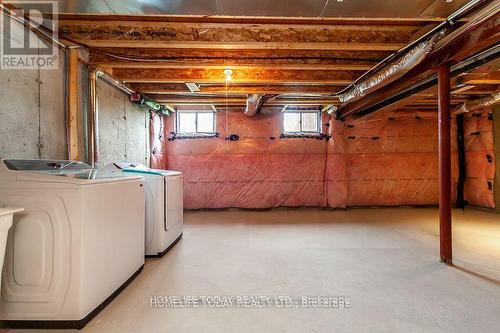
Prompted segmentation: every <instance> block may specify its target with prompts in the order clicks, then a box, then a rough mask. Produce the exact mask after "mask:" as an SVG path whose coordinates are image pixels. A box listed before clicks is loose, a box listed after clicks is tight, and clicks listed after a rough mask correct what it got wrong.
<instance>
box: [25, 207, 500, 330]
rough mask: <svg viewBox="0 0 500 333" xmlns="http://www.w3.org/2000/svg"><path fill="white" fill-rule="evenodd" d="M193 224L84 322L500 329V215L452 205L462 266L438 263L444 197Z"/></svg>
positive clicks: (211, 215)
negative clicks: (308, 300) (320, 299)
mask: <svg viewBox="0 0 500 333" xmlns="http://www.w3.org/2000/svg"><path fill="white" fill-rule="evenodd" d="M185 224H186V226H185V232H184V238H183V239H182V240H181V241H180V242H179V243H178V244H177V246H176V247H175V248H173V249H172V250H171V252H170V253H168V254H167V255H166V256H165V257H164V258H162V259H153V260H148V261H147V263H146V266H145V269H144V271H143V273H142V274H141V275H140V276H139V277H138V278H137V279H136V280H135V281H134V282H133V283H132V284H131V285H130V286H129V287H128V288H127V289H126V290H125V291H124V292H123V293H122V294H121V295H120V296H119V297H118V298H117V299H115V300H114V301H113V302H112V303H111V304H110V305H108V307H107V308H106V309H104V311H103V312H101V313H100V314H99V315H98V316H97V317H96V318H94V320H93V321H91V322H90V323H89V324H88V325H87V326H86V327H85V328H84V329H83V332H106V333H109V332H367V331H369V332H371V333H372V332H498V331H499V327H500V282H499V281H500V215H495V214H492V213H487V212H482V211H476V210H471V209H468V210H467V211H465V212H462V211H455V212H454V242H455V243H454V251H455V264H456V265H457V267H449V266H445V265H443V264H441V263H439V260H438V249H437V244H438V234H437V231H438V228H437V210H436V209H424V208H387V209H351V210H347V211H327V210H319V209H298V210H272V211H266V212H254V211H218V212H217V211H211V212H186V214H185ZM153 295H180V296H187V295H197V296H200V295H207V296H208V295H219V296H244V295H252V296H275V295H282V296H287V295H289V296H293V297H300V296H316V295H318V296H346V297H349V298H350V300H351V308H349V309H343V310H340V309H333V308H329V309H328V308H327V309H317V308H316V309H315V308H305V309H304V308H293V309H282V308H272V309H256V308H253V309H238V308H225V309H214V308H177V309H172V308H151V307H150V296H153ZM23 332H26V331H23ZM38 332H40V331H38Z"/></svg>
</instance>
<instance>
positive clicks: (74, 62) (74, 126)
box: [66, 48, 80, 161]
mask: <svg viewBox="0 0 500 333" xmlns="http://www.w3.org/2000/svg"><path fill="white" fill-rule="evenodd" d="M67 52H68V53H67V54H68V55H67V56H68V67H67V74H66V75H67V76H66V77H67V80H66V84H67V88H66V91H67V102H66V103H67V105H66V106H67V107H66V114H67V116H66V118H67V128H68V148H69V149H68V154H69V156H68V158H69V159H70V160H75V161H79V160H80V153H79V150H78V148H79V144H78V132H79V131H78V49H76V48H73V49H69V50H68V51H67Z"/></svg>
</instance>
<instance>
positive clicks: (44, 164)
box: [3, 159, 92, 171]
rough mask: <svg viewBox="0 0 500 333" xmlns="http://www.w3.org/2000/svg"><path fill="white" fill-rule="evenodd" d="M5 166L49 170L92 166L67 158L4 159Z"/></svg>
mask: <svg viewBox="0 0 500 333" xmlns="http://www.w3.org/2000/svg"><path fill="white" fill-rule="evenodd" d="M3 162H4V164H5V166H6V167H7V168H8V169H10V170H16V171H21V170H22V171H49V170H52V171H53V170H57V171H63V170H72V171H74V170H89V169H92V167H91V166H90V165H88V164H86V163H83V162H78V161H67V160H25V159H13V160H4V161H3Z"/></svg>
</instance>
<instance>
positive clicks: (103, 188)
mask: <svg viewBox="0 0 500 333" xmlns="http://www.w3.org/2000/svg"><path fill="white" fill-rule="evenodd" d="M6 206H11V207H22V208H24V212H22V213H19V214H16V215H15V216H14V224H13V226H12V228H11V229H10V231H9V236H8V240H7V249H6V255H5V262H4V267H3V277H2V288H1V293H2V294H1V301H0V320H2V321H4V325H5V326H8V327H22V328H81V327H83V326H84V325H85V324H86V323H87V322H88V321H90V319H92V318H93V317H94V316H95V315H96V314H97V313H98V312H99V311H100V310H101V309H102V308H104V306H106V304H108V303H109V302H110V301H111V300H112V299H113V298H114V297H115V296H116V295H117V294H118V293H119V292H120V291H121V290H122V289H123V288H125V286H126V285H127V284H128V283H129V282H131V281H132V279H133V278H134V277H135V276H136V275H137V274H138V273H139V272H140V271H141V270H142V267H143V265H144V214H145V212H144V209H145V208H144V186H143V178H142V177H141V176H139V175H137V174H136V175H134V174H128V175H124V174H116V173H111V172H106V171H102V170H95V169H92V168H91V167H90V166H88V165H87V164H84V163H80V162H74V161H57V160H0V207H6Z"/></svg>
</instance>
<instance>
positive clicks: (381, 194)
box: [151, 111, 494, 209]
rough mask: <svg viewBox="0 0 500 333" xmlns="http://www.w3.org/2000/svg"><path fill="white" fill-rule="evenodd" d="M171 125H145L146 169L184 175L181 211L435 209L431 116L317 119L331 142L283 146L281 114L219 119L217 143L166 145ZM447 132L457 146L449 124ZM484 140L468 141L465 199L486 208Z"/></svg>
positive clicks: (221, 115)
mask: <svg viewBox="0 0 500 333" xmlns="http://www.w3.org/2000/svg"><path fill="white" fill-rule="evenodd" d="M174 119H175V116H171V117H166V118H160V117H157V116H155V117H154V118H153V119H152V122H151V128H152V133H153V134H152V150H153V153H152V158H151V161H152V165H153V167H157V168H166V169H173V170H180V171H182V172H184V178H185V184H184V205H185V208H189V209H197V208H228V207H238V208H270V207H277V206H321V207H325V206H329V207H347V206H364V205H428V204H436V203H437V202H438V154H437V148H438V146H437V144H438V137H437V119H436V115H435V113H430V112H407V111H406V112H398V111H393V112H389V113H387V112H379V113H376V114H374V115H372V116H369V117H365V118H362V119H359V120H348V121H346V122H341V121H337V120H334V119H330V117H329V116H327V115H323V124H324V125H325V126H323V133H325V134H330V135H332V138H331V139H330V140H328V141H327V140H317V139H297V138H287V139H280V138H279V136H280V134H281V128H282V113H280V112H277V113H272V114H258V115H256V116H253V117H248V116H246V115H244V114H243V112H242V111H241V112H238V111H232V112H227V113H226V112H218V113H217V131H218V132H219V133H220V136H219V137H218V138H204V139H176V140H173V141H168V138H169V137H170V136H171V135H170V132H171V131H173V129H174ZM481 119H482V118H478V117H475V118H471V120H469V119H467V120H466V122H465V123H466V124H467V125H466V127H467V128H469V129H471V128H472V127H474V126H486V124H488V123H487V122H486V124H483V123H481V124H479V123H480V122H481ZM485 119H487V116H486V117H485ZM162 120H163V121H162ZM483 121H484V120H483ZM473 122H474V124H472V123H473ZM453 126H454V128H453V131H452V137H453V138H455V137H456V134H455V133H456V128H455V122H453ZM490 126H491V124H490ZM481 128H483V127H481ZM483 129H484V128H483ZM230 134H238V135H239V137H240V139H239V140H238V141H229V140H225V138H226V137H227V136H229V135H230ZM488 135H489V134H485V135H484V136H479V137H476V136H474V137H473V138H472V137H471V138H466V144H467V148H468V153H467V156H468V157H469V159H470V161H469V162H468V164H467V166H468V169H471V170H474V171H471V175H475V176H474V177H472V178H471V179H468V181H467V182H466V195H467V198H466V199H468V200H469V202H471V203H473V204H480V205H483V206H488V207H491V204H492V203H493V200H492V192H491V193H490V192H487V191H485V190H481V191H479V190H477V189H476V186H477V185H476V184H478V183H480V182H481V181H483V180H486V179H491V178H492V172H494V171H493V169H492V168H494V165H493V164H492V163H490V164H488V171H484V169H483V166H484V164H483V162H480V161H479V160H481V158H482V157H481V156H483V155H484V153H485V152H486V151H489V152H491V150H492V149H493V148H492V145H491V144H492V141H491V140H490V141H488V139H487V136H488ZM160 136H161V137H160ZM474 140H476V141H478V140H479V141H480V142H476V141H474ZM481 140H483V141H485V142H483V141H481ZM452 144H453V147H452V151H453V155H454V156H453V157H452V161H453V170H452V172H453V173H452V174H453V191H452V192H453V193H456V191H455V189H456V182H457V174H458V166H457V165H458V163H457V157H456V155H457V154H456V140H454V139H452ZM491 155H492V156H493V153H492V152H491ZM485 172H486V173H485ZM481 177H482V178H481Z"/></svg>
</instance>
